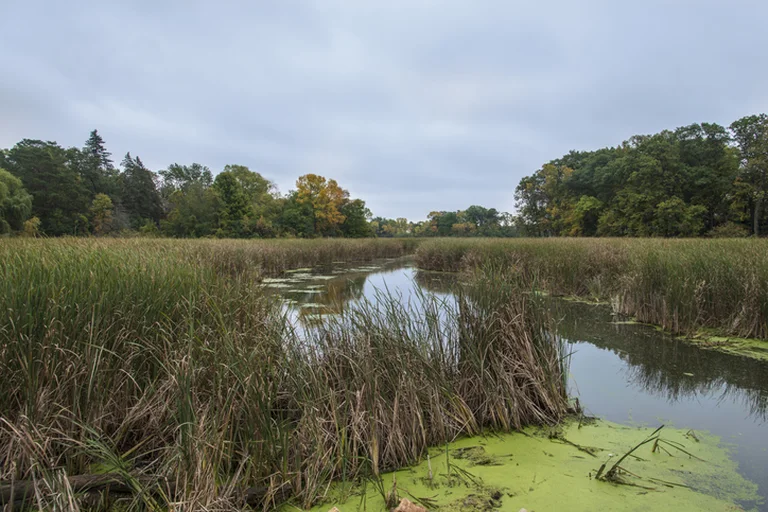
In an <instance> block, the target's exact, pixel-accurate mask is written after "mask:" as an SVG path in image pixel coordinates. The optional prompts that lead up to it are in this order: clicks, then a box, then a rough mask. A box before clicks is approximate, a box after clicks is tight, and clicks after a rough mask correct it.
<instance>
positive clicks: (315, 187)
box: [296, 174, 349, 235]
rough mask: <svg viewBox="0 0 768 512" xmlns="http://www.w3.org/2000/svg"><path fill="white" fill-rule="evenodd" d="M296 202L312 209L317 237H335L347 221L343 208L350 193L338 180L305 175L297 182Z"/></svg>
mask: <svg viewBox="0 0 768 512" xmlns="http://www.w3.org/2000/svg"><path fill="white" fill-rule="evenodd" d="M296 200H297V202H299V203H300V204H303V205H306V206H309V207H310V209H311V211H312V220H313V225H314V231H315V234H316V235H333V234H335V233H336V232H338V230H339V227H340V226H341V224H342V223H343V222H344V220H345V219H346V217H345V216H344V215H343V214H342V213H341V208H342V206H343V205H344V204H345V203H346V202H347V201H348V200H349V192H348V191H346V190H344V189H343V188H341V187H340V186H339V184H338V183H336V180H326V179H325V177H323V176H319V175H317V174H305V175H304V176H300V177H299V179H298V180H296Z"/></svg>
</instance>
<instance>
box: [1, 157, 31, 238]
mask: <svg viewBox="0 0 768 512" xmlns="http://www.w3.org/2000/svg"><path fill="white" fill-rule="evenodd" d="M31 213H32V196H31V195H29V193H28V192H27V191H26V190H25V189H24V186H23V185H22V183H21V180H20V179H19V178H17V177H16V176H14V175H13V174H11V173H9V172H8V171H6V170H5V169H2V168H0V235H2V234H7V233H10V232H11V231H21V230H22V229H23V228H24V222H25V221H26V220H27V219H28V218H29V216H30V214H31Z"/></svg>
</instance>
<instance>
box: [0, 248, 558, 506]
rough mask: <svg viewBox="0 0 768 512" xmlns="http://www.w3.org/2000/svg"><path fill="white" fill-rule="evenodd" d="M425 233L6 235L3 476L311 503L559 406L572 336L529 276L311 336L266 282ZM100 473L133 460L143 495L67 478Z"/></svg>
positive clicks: (105, 502)
mask: <svg viewBox="0 0 768 512" xmlns="http://www.w3.org/2000/svg"><path fill="white" fill-rule="evenodd" d="M407 250H409V248H408V247H406V246H403V245H402V244H401V243H400V242H399V241H365V242H354V241H344V242H339V241H311V242H305V241H296V242H293V241H290V242H264V243H261V242H255V243H254V242H217V241H164V240H153V241H145V240H111V241H94V240H75V239H72V240H46V241H23V240H11V241H7V242H4V243H3V245H2V246H0V315H1V316H0V375H2V382H3V388H2V393H0V480H2V481H4V482H8V481H18V480H27V481H29V480H33V481H34V487H35V491H36V497H35V499H36V501H37V505H38V507H39V508H55V507H57V506H65V505H66V507H68V508H77V507H81V506H82V507H84V508H95V509H107V508H110V507H112V506H114V505H115V504H116V503H117V501H116V500H117V499H120V500H122V501H119V503H120V506H121V507H123V508H126V507H127V508H140V509H143V510H145V509H151V510H154V509H168V508H171V509H177V508H185V509H207V510H216V509H231V508H237V507H243V506H245V504H246V502H248V503H251V504H254V503H255V504H256V505H257V506H260V507H262V508H265V509H267V508H270V507H271V506H273V505H274V504H275V503H277V502H278V501H280V500H281V499H283V498H284V497H286V496H289V497H292V499H293V500H296V502H298V503H300V504H302V505H309V504H311V503H313V502H315V501H317V500H318V499H321V498H322V496H323V494H324V492H325V490H326V485H327V483H328V482H329V481H330V480H332V479H357V478H360V477H362V476H367V475H370V474H376V473H378V472H380V471H383V470H386V469H391V468H396V467H400V466H402V465H404V464H407V463H409V462H412V461H415V460H417V459H418V458H419V457H420V456H421V455H422V454H423V453H424V451H425V449H426V447H428V446H429V445H432V444H437V443H443V442H445V441H448V440H451V439H453V438H454V437H456V436H458V435H461V434H472V433H475V432H478V431H479V430H480V429H483V428H487V427H492V428H500V429H509V428H516V427H520V426H522V425H525V424H528V423H548V422H554V421H557V419H558V418H559V417H560V416H561V415H562V414H563V413H564V411H565V409H566V401H565V392H564V389H565V388H564V384H563V374H564V371H563V361H562V358H561V353H560V348H559V345H558V342H557V339H556V338H554V337H553V336H552V335H551V334H550V330H549V326H548V323H547V322H548V321H547V319H546V317H545V316H542V315H539V311H540V309H539V308H538V306H537V304H536V303H535V302H533V301H534V299H533V298H531V297H530V296H528V295H527V294H521V293H516V292H515V289H514V288H515V286H516V285H514V284H510V283H512V281H513V279H512V278H500V277H499V276H497V275H493V272H492V271H490V270H489V271H486V272H485V273H479V274H478V276H477V277H476V280H475V281H474V283H475V288H474V290H475V291H474V292H473V291H472V290H473V288H470V291H468V292H467V295H464V296H461V297H460V298H459V299H458V302H457V303H456V304H453V303H450V304H449V303H444V302H441V301H440V300H439V299H429V298H427V297H425V298H424V300H423V301H421V302H420V304H421V306H418V307H416V306H415V305H413V304H410V303H408V302H406V301H401V300H399V298H398V297H396V296H394V297H393V296H389V295H386V294H383V295H382V296H381V297H380V300H379V301H376V302H368V303H364V304H363V305H361V307H360V308H358V309H354V310H351V311H349V312H348V313H346V315H345V316H343V317H342V318H340V319H338V320H336V321H332V322H330V323H328V324H325V326H324V327H322V328H318V329H316V330H313V331H311V333H310V335H309V336H308V337H307V336H297V335H296V333H295V332H294V331H293V329H292V327H291V326H290V325H289V324H288V323H287V321H286V319H285V318H284V317H283V315H282V313H281V310H280V308H279V307H278V305H276V304H274V303H273V302H271V301H270V300H269V298H267V297H265V296H264V295H263V294H262V291H261V288H259V287H258V277H259V276H260V275H263V274H265V273H276V272H279V271H280V270H282V269H285V268H288V267H291V266H309V265H314V264H321V263H324V262H331V261H335V260H349V259H370V258H373V257H378V256H397V255H399V254H402V253H403V252H405V251H407ZM94 473H109V474H116V475H119V476H120V479H121V481H122V482H123V483H124V486H123V488H122V492H123V493H125V492H126V489H127V496H123V495H117V496H115V495H105V496H102V497H101V498H100V500H99V501H96V502H94V501H92V500H91V501H83V499H82V498H81V497H80V496H76V495H75V494H74V492H73V490H72V488H71V487H70V486H69V483H68V482H69V481H68V479H67V478H65V477H66V476H70V477H71V476H73V475H87V474H94ZM254 489H258V493H256V496H257V498H258V499H257V500H256V501H254V500H253V499H252V497H253V495H254V494H253V493H252V491H253V490H254ZM246 490H249V491H247V492H246ZM249 493H251V494H249ZM121 496H122V498H121ZM249 496H250V498H249ZM62 503H63V504H65V505H62Z"/></svg>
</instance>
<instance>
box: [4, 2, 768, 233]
mask: <svg viewBox="0 0 768 512" xmlns="http://www.w3.org/2000/svg"><path fill="white" fill-rule="evenodd" d="M766 20H768V2H766V1H765V0H731V1H728V2H726V1H723V0H696V1H685V0H664V1H660V0H646V1H642V2H635V1H633V2H629V1H626V0H610V1H608V0H583V1H578V2H576V1H572V0H558V1H556V0H538V1H533V2H531V1H527V2H518V1H513V0H466V1H458V0H442V1H438V0H387V1H383V0H381V1H376V2H373V1H365V0H306V1H301V0H274V1H266V0H252V1H245V0H243V1H238V2H231V1H226V0H221V1H210V0H206V1H199V2H198V1H194V0H186V1H175V0H152V1H145V0H132V1H130V2H129V1H115V2H109V1H104V0H100V1H91V0H73V1H71V2H62V1H60V0H49V1H37V0H2V2H0V66H2V71H0V147H2V148H8V147H11V146H13V145H14V144H15V143H16V142H18V141H19V140H21V139H23V138H33V139H43V140H55V141H57V142H59V143H60V144H62V145H64V146H82V144H83V142H84V141H85V139H86V138H87V137H88V133H89V132H90V130H92V129H94V128H96V129H98V130H99V133H100V134H101V135H102V137H103V138H104V139H105V141H106V143H107V148H108V149H109V150H110V151H111V152H112V153H113V157H114V158H115V160H116V161H119V160H121V159H122V156H123V155H124V154H125V153H126V152H128V151H130V152H131V154H132V155H134V156H136V155H138V156H139V157H141V159H142V160H143V161H144V162H145V164H147V165H148V166H149V167H150V168H152V169H154V170H160V169H164V168H166V167H167V166H168V165H169V164H171V163H174V162H177V163H181V164H189V163H192V162H199V163H201V164H204V165H207V166H208V167H209V168H210V169H211V170H212V171H213V172H214V173H217V172H220V171H221V170H222V169H223V167H224V165H226V164H242V165H247V166H248V167H250V168H251V170H254V171H257V172H259V173H261V174H262V175H264V176H265V177H267V178H268V179H270V180H272V181H274V182H275V183H276V184H277V186H278V188H279V190H280V191H281V192H283V193H285V192H288V191H289V190H290V189H292V188H293V187H294V184H295V181H296V178H297V177H298V176H300V175H302V174H306V173H315V174H321V175H323V176H326V177H329V178H334V179H336V180H337V181H338V182H339V184H340V185H341V186H342V187H344V188H346V189H348V190H349V191H350V193H351V194H352V196H353V197H359V198H362V199H363V200H365V201H366V203H367V204H368V206H369V208H370V209H371V210H372V211H373V213H374V214H375V215H381V216H384V217H392V218H394V217H407V218H409V219H411V220H419V219H423V218H425V217H426V215H427V214H428V213H429V212H430V211H434V210H459V209H465V208H466V207H467V206H470V205H472V204H479V205H483V206H486V207H494V208H497V209H499V210H501V211H514V202H515V201H514V190H515V187H516V186H517V184H518V182H519V181H520V178H522V177H523V176H526V175H530V174H531V173H533V172H535V171H536V170H537V169H538V168H540V167H541V165H542V164H544V163H546V162H547V161H549V160H552V159H554V158H557V157H559V156H561V155H563V154H565V153H567V152H568V151H569V150H572V149H579V150H590V149H597V148H600V147H605V146H615V145H617V144H620V143H621V142H622V141H623V140H626V139H627V138H629V137H630V136H632V135H635V134H644V133H654V132H657V131H660V130H663V129H667V128H670V129H672V128H675V127H678V126H683V125H687V124H691V123H695V122H717V123H721V124H723V125H728V124H730V123H731V122H732V121H734V120H736V119H738V118H740V117H742V116H745V115H749V114H755V113H760V112H766V111H768V66H766V62H768V61H767V60H766V58H768V30H766V29H765V21H766Z"/></svg>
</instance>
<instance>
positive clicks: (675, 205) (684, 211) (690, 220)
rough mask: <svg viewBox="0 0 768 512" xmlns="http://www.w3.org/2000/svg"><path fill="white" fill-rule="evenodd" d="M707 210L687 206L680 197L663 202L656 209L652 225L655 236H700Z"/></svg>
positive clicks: (697, 206)
mask: <svg viewBox="0 0 768 512" xmlns="http://www.w3.org/2000/svg"><path fill="white" fill-rule="evenodd" d="M705 213H706V208H704V207H703V206H701V205H686V204H685V202H684V201H683V200H682V199H680V198H679V197H672V198H670V199H667V200H666V201H662V202H661V203H659V204H658V206H657V207H656V212H655V213H654V219H653V222H652V223H651V225H652V227H653V234H655V235H658V236H664V237H672V236H698V235H700V234H701V232H702V231H703V230H704V214H705Z"/></svg>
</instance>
